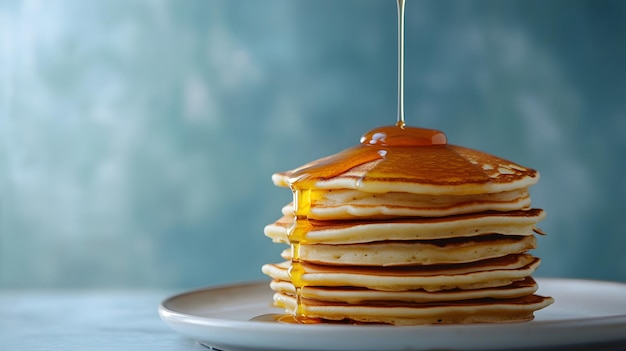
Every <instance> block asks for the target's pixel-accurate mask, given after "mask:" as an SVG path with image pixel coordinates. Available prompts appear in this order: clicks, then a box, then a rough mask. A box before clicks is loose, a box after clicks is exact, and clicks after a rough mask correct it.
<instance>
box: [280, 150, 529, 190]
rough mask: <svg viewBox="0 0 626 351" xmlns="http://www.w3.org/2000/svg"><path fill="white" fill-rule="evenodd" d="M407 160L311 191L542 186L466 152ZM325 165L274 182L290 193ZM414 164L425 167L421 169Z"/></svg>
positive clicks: (427, 153)
mask: <svg viewBox="0 0 626 351" xmlns="http://www.w3.org/2000/svg"><path fill="white" fill-rule="evenodd" d="M407 154H410V157H407V158H405V159H402V160H399V162H395V163H394V164H393V167H394V168H393V169H384V167H383V166H381V163H382V162H381V160H382V159H376V160H373V161H370V162H367V163H364V164H360V165H358V166H356V167H353V168H351V169H349V170H347V171H346V172H345V173H342V174H339V175H337V176H335V177H332V178H330V179H324V178H319V179H314V183H313V186H312V187H311V189H324V190H327V189H353V190H358V191H362V192H365V193H395V192H400V193H412V194H421V195H425V194H428V195H456V196H460V195H461V196H462V195H469V194H493V193H501V192H507V191H513V190H519V189H526V188H528V187H530V186H532V185H534V184H535V183H537V182H538V181H539V173H538V172H537V171H535V170H533V169H529V168H526V167H523V166H520V165H518V164H516V163H513V162H511V161H508V160H505V159H502V158H500V157H496V156H493V155H491V154H488V153H485V152H482V151H478V150H473V149H469V148H465V147H461V146H456V145H449V144H448V145H440V146H431V147H413V148H410V150H409V151H407ZM326 160H327V158H321V159H319V160H316V161H313V162H310V163H308V164H306V165H304V166H302V167H298V168H296V169H294V170H291V171H287V172H279V173H275V174H274V175H273V176H272V180H273V181H274V184H276V185H277V186H283V187H290V183H291V182H292V180H290V178H292V177H293V176H294V175H296V174H297V173H299V172H300V173H301V172H302V171H303V170H306V169H309V168H312V167H314V166H316V165H319V164H321V163H323V162H325V161H326ZM415 164H419V165H420V167H419V168H417V169H416V168H415V167H414V165H415ZM377 167H382V168H383V169H377V170H376V172H375V173H376V174H384V176H380V177H377V176H372V175H367V174H370V173H372V170H373V169H375V168H377ZM405 170H411V173H406V172H405ZM433 175H434V176H433Z"/></svg>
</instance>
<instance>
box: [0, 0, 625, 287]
mask: <svg viewBox="0 0 626 351" xmlns="http://www.w3.org/2000/svg"><path fill="white" fill-rule="evenodd" d="M406 11H407V13H406V15H407V17H406V39H407V47H406V75H407V81H406V120H407V123H408V124H410V125H416V126H423V127H429V128H437V129H441V130H444V131H445V132H446V133H447V135H448V139H449V141H450V142H451V143H454V144H460V145H465V146H469V147H473V148H477V149H481V150H484V151H488V152H491V153H494V154H497V155H499V156H502V157H505V158H509V159H511V160H514V161H516V162H518V163H520V164H523V165H525V166H529V167H533V168H536V169H538V170H539V171H540V172H541V174H542V179H541V181H540V182H539V184H538V185H536V186H535V187H533V189H532V196H533V204H534V206H535V207H541V208H544V209H546V210H547V212H548V218H547V219H546V220H545V221H544V222H543V223H542V224H541V227H542V229H544V230H545V231H546V232H548V233H549V235H548V236H546V237H541V238H540V239H539V245H540V248H539V249H537V250H536V251H535V253H536V255H538V256H540V257H542V259H543V263H542V266H541V268H540V270H539V272H538V275H542V276H564V277H581V278H594V279H611V280H620V281H626V255H624V252H625V251H626V229H625V226H624V225H623V223H622V222H623V217H624V210H626V200H625V199H626V178H625V177H624V172H626V161H625V156H624V155H625V154H626V142H625V140H626V137H625V134H626V133H625V132H626V21H624V18H626V2H624V1H608V0H607V1H581V0H567V1H566V0H563V1H558V0H548V1H508V0H505V1H480V0H477V1H447V0H444V1H440V0H437V1H435V0H428V1H421V0H420V1H418V0H408V3H407V5H406ZM395 116H396V4H395V1H393V0H333V1H331V0H264V1H255V0H188V1H174V0H159V1H147V0H142V1H140V0H133V1H122V0H106V1H104V0H96V1H79V0H47V1H26V0H25V1H12V0H8V1H7V0H0V287H3V288H20V287H35V288H54V287H69V288H72V287H77V288H85V287H120V286H122V287H177V288H178V287H180V288H182V287H195V286H203V285H212V284H220V283H226V282H234V281H242V280H249V279H259V278H262V275H261V273H260V266H261V265H262V264H263V263H265V262H270V261H275V260H277V257H278V253H279V252H280V250H281V249H282V248H281V247H278V246H277V245H274V244H272V243H271V242H270V240H269V239H267V238H265V237H264V236H263V233H262V232H263V226H264V225H266V224H268V223H270V222H273V221H274V220H275V219H276V218H278V217H279V215H280V207H281V206H282V205H284V204H285V203H287V202H288V201H289V200H290V194H289V192H288V191H287V190H285V189H279V188H275V187H274V186H273V185H272V184H271V181H270V176H271V174H272V173H273V172H275V171H281V170H286V169H289V168H293V167H295V166H298V165H300V164H302V163H304V162H306V161H309V160H312V159H314V158H318V157H321V156H324V155H327V154H330V153H334V152H337V151H339V150H341V149H342V148H344V147H347V146H350V145H353V144H355V143H357V142H358V139H359V137H360V135H361V134H362V133H364V132H365V131H367V130H370V129H372V128H374V127H376V126H379V125H384V124H392V123H394V122H395Z"/></svg>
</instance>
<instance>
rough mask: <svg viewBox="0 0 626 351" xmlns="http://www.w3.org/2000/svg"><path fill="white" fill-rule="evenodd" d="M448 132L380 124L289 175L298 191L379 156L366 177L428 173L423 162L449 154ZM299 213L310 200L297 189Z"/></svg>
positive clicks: (439, 158) (410, 176)
mask: <svg viewBox="0 0 626 351" xmlns="http://www.w3.org/2000/svg"><path fill="white" fill-rule="evenodd" d="M445 145H447V138H446V135H445V134H444V133H443V132H441V131H438V130H434V129H425V128H417V127H408V126H405V125H404V124H403V123H400V122H399V123H398V124H396V125H395V126H383V127H378V128H375V129H373V130H370V131H369V132H367V133H365V134H364V135H363V136H362V137H361V142H360V144H358V145H356V146H353V147H351V148H348V149H345V150H343V151H341V152H339V153H336V154H334V155H332V156H328V157H326V158H324V159H321V160H319V161H318V162H317V163H314V164H312V165H310V166H308V167H304V168H300V169H298V170H296V171H295V172H293V173H292V174H291V175H290V177H289V183H290V186H291V188H292V190H294V191H295V192H297V191H299V190H304V189H310V188H311V186H312V185H313V183H314V182H316V181H318V180H325V179H330V178H333V177H336V176H338V175H340V174H342V173H345V172H347V171H348V170H350V169H352V168H354V167H357V166H359V165H362V164H365V163H369V162H372V161H377V160H379V161H380V162H378V163H377V164H376V166H375V167H373V168H371V169H368V170H367V171H366V172H365V173H364V174H363V175H362V179H363V180H365V179H367V178H368V177H382V178H386V177H404V178H414V177H415V176H418V177H424V176H427V174H423V173H424V171H425V170H426V169H427V168H425V167H424V165H425V164H424V163H423V162H416V161H420V160H421V161H426V162H433V160H442V159H445V158H446V157H448V154H449V150H447V149H445V148H442V147H443V146H445ZM295 194H296V196H295V197H294V200H295V201H294V205H295V206H296V214H304V213H305V212H306V211H307V210H308V203H309V202H308V201H307V199H306V198H305V197H306V196H303V195H301V194H299V193H295Z"/></svg>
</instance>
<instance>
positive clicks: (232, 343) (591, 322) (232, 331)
mask: <svg viewBox="0 0 626 351" xmlns="http://www.w3.org/2000/svg"><path fill="white" fill-rule="evenodd" d="M537 281H538V283H539V287H540V288H539V294H541V295H549V296H552V297H554V299H555V302H554V304H553V305H551V306H549V307H547V308H545V309H543V310H541V311H538V312H536V313H535V320H533V321H531V322H522V323H504V324H471V325H429V326H411V327H394V326H384V325H331V324H315V325H295V324H284V323H278V322H273V321H251V320H250V319H252V318H254V317H257V316H261V315H266V314H276V313H281V312H282V311H281V310H280V309H276V308H274V307H272V306H271V305H270V303H271V301H272V291H271V290H270V289H269V286H268V283H267V282H255V283H248V284H240V285H229V286H222V287H211V288H205V289H201V290H194V291H190V292H187V293H183V294H180V295H176V296H172V297H170V298H168V299H166V300H165V301H163V303H162V304H161V306H160V307H159V314H160V315H161V319H162V320H163V321H164V322H165V323H167V324H168V325H169V326H170V327H171V328H172V329H174V330H176V331H177V332H179V333H181V334H183V335H186V336H188V337H191V338H193V339H195V340H197V341H198V342H200V343H202V344H204V345H206V346H209V347H211V348H214V349H219V350H228V351H236V350H275V351H279V350H290V351H305V350H311V351H312V350H316V351H320V350H336V351H350V350H354V351H356V350H358V351H368V350H372V351H374V350H376V351H380V350H387V351H393V350H433V349H436V350H441V349H445V350H512V349H515V350H521V349H533V348H538V349H542V350H545V349H547V348H563V349H567V350H572V349H580V348H582V347H591V349H593V350H600V349H602V350H609V349H610V350H626V284H623V283H614V282H601V281H588V280H573V279H541V278H539V279H537Z"/></svg>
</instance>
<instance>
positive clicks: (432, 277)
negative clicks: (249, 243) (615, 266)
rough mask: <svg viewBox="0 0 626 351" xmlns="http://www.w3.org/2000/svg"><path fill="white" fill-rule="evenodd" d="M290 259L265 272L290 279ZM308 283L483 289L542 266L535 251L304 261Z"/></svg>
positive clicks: (304, 277) (268, 266)
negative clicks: (450, 260)
mask: <svg viewBox="0 0 626 351" xmlns="http://www.w3.org/2000/svg"><path fill="white" fill-rule="evenodd" d="M290 263H291V262H289V261H284V262H282V263H278V264H266V265H263V267H262V270H263V273H265V274H267V275H268V276H270V277H272V278H273V279H278V280H284V281H289V280H290V277H289V273H288V270H289V266H290ZM302 266H303V268H304V274H303V275H302V277H301V280H302V281H303V284H304V286H353V287H363V288H368V289H374V290H383V291H401V290H416V289H423V290H426V291H439V290H449V289H457V288H458V289H481V288H486V287H496V286H503V285H509V284H511V283H513V282H515V281H517V280H523V279H524V278H526V277H528V276H530V275H531V274H532V273H533V272H534V271H535V270H536V269H537V267H538V266H539V259H538V258H536V257H533V256H532V255H528V254H522V255H510V256H506V257H499V258H495V259H487V260H483V261H479V262H472V263H463V264H450V265H431V266H395V267H382V268H381V267H366V266H341V267H337V266H327V265H316V264H310V263H303V264H302Z"/></svg>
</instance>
